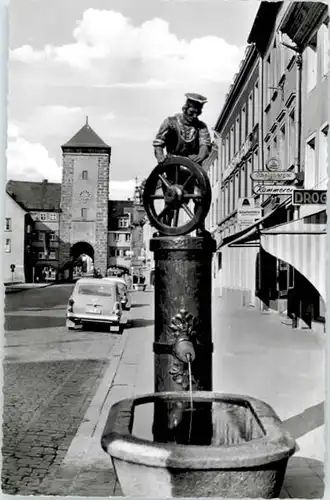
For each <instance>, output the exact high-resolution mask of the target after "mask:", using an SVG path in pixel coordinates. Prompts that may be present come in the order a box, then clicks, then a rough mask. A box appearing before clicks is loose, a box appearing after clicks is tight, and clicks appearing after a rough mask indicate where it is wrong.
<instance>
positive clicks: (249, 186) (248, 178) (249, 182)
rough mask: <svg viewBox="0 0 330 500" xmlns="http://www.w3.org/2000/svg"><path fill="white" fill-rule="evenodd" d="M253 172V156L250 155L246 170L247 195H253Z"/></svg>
mask: <svg viewBox="0 0 330 500" xmlns="http://www.w3.org/2000/svg"><path fill="white" fill-rule="evenodd" d="M251 174H252V156H250V157H249V159H248V162H247V170H246V191H247V196H251V195H252V180H251Z"/></svg>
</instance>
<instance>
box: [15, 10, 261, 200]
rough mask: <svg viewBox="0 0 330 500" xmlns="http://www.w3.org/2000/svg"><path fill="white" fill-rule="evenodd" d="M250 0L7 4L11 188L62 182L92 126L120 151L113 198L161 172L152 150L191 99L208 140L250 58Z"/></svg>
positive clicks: (116, 156)
mask: <svg viewBox="0 0 330 500" xmlns="http://www.w3.org/2000/svg"><path fill="white" fill-rule="evenodd" d="M258 7H259V2H258V1H254V0H69V1H68V0H56V1H54V0H11V1H10V9H9V19H10V26H9V32H10V47H9V49H10V50H9V96H8V149H7V159H8V161H7V179H16V180H31V181H40V180H42V179H45V178H47V179H48V181H49V182H61V176H62V172H61V165H62V152H61V145H62V144H64V143H65V142H67V141H68V140H69V139H70V138H71V137H72V136H73V135H74V134H75V133H76V132H77V131H78V130H79V129H80V128H81V127H82V126H83V125H84V123H85V121H86V116H88V121H89V124H90V126H91V127H92V128H93V129H94V130H95V132H96V133H97V134H98V135H99V136H100V137H101V138H102V139H103V140H104V141H105V142H106V143H107V144H108V145H110V146H111V148H112V159H111V171H110V172H111V173H110V176H111V181H110V197H111V198H112V199H125V198H127V197H130V196H132V194H133V189H134V186H135V180H134V179H135V178H138V180H139V181H141V180H143V179H144V178H146V177H147V176H148V175H149V173H150V172H151V170H152V169H153V168H154V167H155V165H156V161H155V158H154V156H153V148H152V141H153V139H154V136H155V134H156V133H157V130H158V128H159V126H160V124H161V122H162V121H163V119H164V118H165V117H167V116H169V115H173V114H174V113H178V112H180V111H181V108H182V106H183V104H184V102H185V97H184V94H185V93H186V92H198V93H201V94H204V95H205V96H207V98H208V103H207V104H206V105H205V106H204V112H203V115H202V119H203V120H204V121H205V122H206V123H207V125H208V127H209V129H210V130H212V127H213V126H214V125H215V122H216V119H217V117H218V116H219V114H220V112H221V109H222V106H223V103H224V98H225V95H226V93H227V92H228V89H229V86H230V84H231V83H232V81H233V78H234V75H235V73H236V72H237V71H238V69H239V64H240V61H241V60H242V59H243V58H244V52H245V49H246V45H247V38H248V35H249V32H250V30H251V27H252V24H253V21H254V18H255V15H256V12H257V10H258Z"/></svg>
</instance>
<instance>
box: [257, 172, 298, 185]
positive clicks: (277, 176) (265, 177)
mask: <svg viewBox="0 0 330 500" xmlns="http://www.w3.org/2000/svg"><path fill="white" fill-rule="evenodd" d="M250 177H251V179H252V180H253V181H259V182H269V181H294V180H295V178H296V174H295V173H294V172H284V171H278V172H269V171H268V172H266V171H261V170H256V171H255V172H252V174H250Z"/></svg>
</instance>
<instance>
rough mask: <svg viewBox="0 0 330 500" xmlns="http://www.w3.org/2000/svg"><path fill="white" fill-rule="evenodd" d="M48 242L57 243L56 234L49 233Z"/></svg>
mask: <svg viewBox="0 0 330 500" xmlns="http://www.w3.org/2000/svg"><path fill="white" fill-rule="evenodd" d="M49 240H50V241H57V234H56V233H53V232H52V233H50V234H49Z"/></svg>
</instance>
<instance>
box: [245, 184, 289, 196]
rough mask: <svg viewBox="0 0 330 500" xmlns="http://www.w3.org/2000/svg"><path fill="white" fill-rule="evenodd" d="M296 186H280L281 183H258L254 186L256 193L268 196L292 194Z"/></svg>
mask: <svg viewBox="0 0 330 500" xmlns="http://www.w3.org/2000/svg"><path fill="white" fill-rule="evenodd" d="M295 189H296V188H295V186H280V185H278V186H277V185H276V184H274V185H265V184H256V185H255V186H253V192H254V194H259V195H261V196H268V195H271V194H283V195H285V194H288V195H289V194H292V193H293V192H294V190H295Z"/></svg>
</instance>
